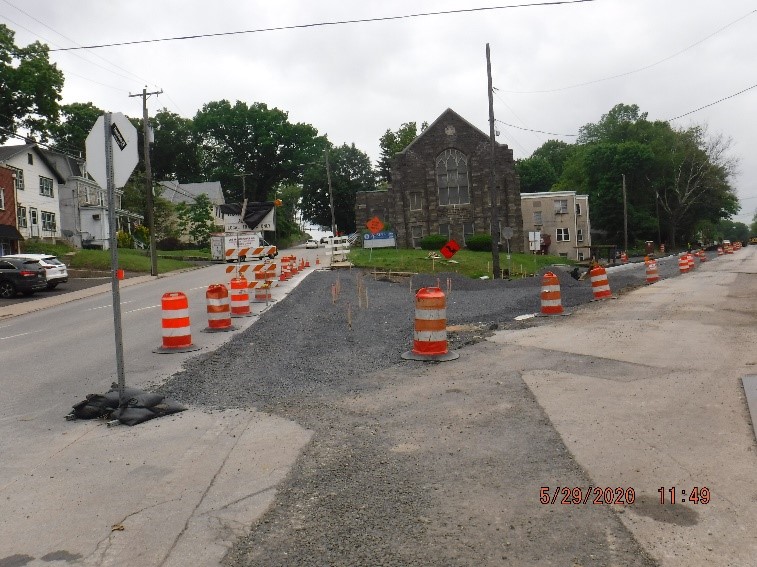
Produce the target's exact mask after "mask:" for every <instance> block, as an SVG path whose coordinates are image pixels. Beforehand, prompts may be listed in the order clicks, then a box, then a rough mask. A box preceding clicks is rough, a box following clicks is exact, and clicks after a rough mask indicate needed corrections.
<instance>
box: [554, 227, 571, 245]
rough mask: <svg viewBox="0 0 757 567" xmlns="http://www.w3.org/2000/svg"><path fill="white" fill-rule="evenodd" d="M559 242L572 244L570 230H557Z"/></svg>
mask: <svg viewBox="0 0 757 567" xmlns="http://www.w3.org/2000/svg"><path fill="white" fill-rule="evenodd" d="M556 240H557V242H570V230H569V229H567V228H558V229H557V238H556Z"/></svg>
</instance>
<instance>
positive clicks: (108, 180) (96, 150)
mask: <svg viewBox="0 0 757 567" xmlns="http://www.w3.org/2000/svg"><path fill="white" fill-rule="evenodd" d="M86 150H87V170H88V171H89V174H90V175H91V176H92V177H93V178H94V180H95V181H97V183H98V184H99V185H100V187H103V188H105V189H106V190H107V193H108V224H109V227H108V228H109V229H110V267H111V291H112V294H113V328H114V330H115V340H116V372H117V374H118V405H119V407H120V408H123V407H125V406H126V403H127V400H126V396H125V395H124V391H125V389H126V374H125V371H124V345H123V332H122V330H121V293H120V290H119V286H118V281H119V277H118V276H119V272H120V270H119V269H118V238H117V234H116V232H117V231H116V187H123V186H124V185H125V184H126V182H127V181H128V179H129V176H130V175H131V172H132V171H134V167H135V166H136V165H137V161H139V157H138V154H137V130H136V128H134V126H133V125H132V124H131V122H129V120H128V119H127V118H126V117H125V116H124V115H123V114H121V113H120V112H118V113H115V114H113V113H110V112H106V113H105V114H104V115H103V116H101V117H100V118H98V119H97V122H95V125H94V126H93V127H92V130H91V131H90V133H89V135H88V136H87V140H86Z"/></svg>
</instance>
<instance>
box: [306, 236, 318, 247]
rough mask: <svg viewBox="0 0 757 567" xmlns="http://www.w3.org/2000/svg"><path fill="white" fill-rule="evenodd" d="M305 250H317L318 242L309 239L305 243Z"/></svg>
mask: <svg viewBox="0 0 757 567" xmlns="http://www.w3.org/2000/svg"><path fill="white" fill-rule="evenodd" d="M305 248H318V241H317V240H313V239H312V238H311V239H310V240H308V241H307V242H306V243H305Z"/></svg>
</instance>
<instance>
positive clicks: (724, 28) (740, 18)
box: [502, 10, 757, 94]
mask: <svg viewBox="0 0 757 567" xmlns="http://www.w3.org/2000/svg"><path fill="white" fill-rule="evenodd" d="M755 12H757V10H752V11H751V12H749V13H747V14H744V15H743V16H741V17H739V18H736V19H735V20H733V21H732V22H730V23H729V24H726V25H725V26H723V27H721V28H719V29H717V30H715V31H714V32H712V33H711V34H710V35H708V36H706V37H704V38H702V39H700V40H698V41H696V42H694V43H692V44H691V45H689V46H688V47H685V48H684V49H681V50H680V51H676V52H675V53H673V54H672V55H668V56H667V57H663V58H662V59H660V60H659V61H655V62H654V63H650V64H649V65H645V66H643V67H639V68H638V69H634V70H632V71H626V72H624V73H618V74H617V75H611V76H609V77H604V78H602V79H594V80H592V81H586V82H583V83H575V84H573V85H567V86H564V87H556V88H553V89H541V90H533V91H502V92H505V93H509V94H544V93H556V92H560V91H567V90H570V89H577V88H578V87H586V86H589V85H595V84H597V83H603V82H605V81H610V80H612V79H619V78H621V77H627V76H629V75H634V74H636V73H640V72H641V71H646V70H647V69H651V68H652V67H656V66H657V65H660V64H662V63H665V62H666V61H670V60H671V59H674V58H675V57H678V56H679V55H681V54H683V53H685V52H686V51H689V50H690V49H693V48H694V47H696V46H698V45H700V44H702V43H704V42H705V41H707V40H708V39H710V38H712V37H714V36H716V35H717V34H719V33H720V32H722V31H724V30H726V29H728V28H729V27H731V26H733V25H735V24H737V23H738V22H740V21H741V20H743V19H745V18H748V17H749V16H751V15H752V14H754V13H755Z"/></svg>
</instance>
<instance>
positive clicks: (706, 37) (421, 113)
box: [0, 0, 757, 223]
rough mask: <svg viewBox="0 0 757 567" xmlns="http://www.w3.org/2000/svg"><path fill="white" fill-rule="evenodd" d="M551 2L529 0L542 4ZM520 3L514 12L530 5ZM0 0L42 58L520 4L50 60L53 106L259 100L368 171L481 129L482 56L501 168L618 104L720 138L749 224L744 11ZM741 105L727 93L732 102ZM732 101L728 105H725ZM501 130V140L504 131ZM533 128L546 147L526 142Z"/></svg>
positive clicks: (687, 3)
mask: <svg viewBox="0 0 757 567" xmlns="http://www.w3.org/2000/svg"><path fill="white" fill-rule="evenodd" d="M551 1H552V0H544V2H545V3H548V2H551ZM529 4H531V5H529ZM535 4H538V2H533V1H531V0H512V1H511V0H467V1H463V0H457V1H455V0H433V1H431V0H381V1H378V0H362V1H356V0H353V1H348V0H319V1H317V2H316V1H308V0H279V1H271V0H266V1H261V0H245V1H240V0H214V1H212V2H210V1H208V0H129V1H122V2H115V1H112V2H103V1H102V0H67V1H65V2H61V1H56V0H0V21H2V22H3V23H5V24H6V25H8V26H9V27H10V28H11V29H13V30H15V31H16V34H17V35H16V40H17V44H19V45H26V44H28V43H30V42H32V41H35V40H39V41H42V42H44V43H47V44H48V45H49V46H50V47H51V49H59V48H68V47H77V46H90V45H96V44H112V43H120V42H133V41H139V40H150V39H159V38H170V37H177V36H189V35H203V34H223V33H226V32H238V31H246V30H261V29H265V28H289V27H292V26H305V25H308V24H318V23H328V22H338V21H345V20H362V19H372V18H387V17H395V16H407V15H412V14H420V13H428V12H441V11H459V10H467V9H475V8H486V7H495V6H499V7H504V6H519V7H510V8H502V9H493V10H480V11H470V12H464V13H454V14H446V15H427V16H422V17H408V18H398V19H391V20H384V21H374V22H364V23H347V24H339V25H322V26H312V27H302V28H296V29H280V30H277V31H261V32H256V33H243V34H234V35H221V36H217V37H207V38H198V39H185V40H176V41H165V42H152V43H143V44H134V45H124V46H113V47H102V48H98V49H82V50H75V51H54V52H53V53H51V57H52V59H53V61H55V62H56V63H57V65H58V66H59V68H60V69H61V70H62V71H63V72H64V74H65V77H66V84H65V88H64V91H63V102H64V103H70V102H92V103H93V104H95V105H96V106H99V107H100V108H103V109H104V110H109V111H113V112H123V113H125V114H127V115H130V116H140V115H141V100H140V99H139V98H129V94H135V93H139V92H141V90H142V88H143V87H144V86H147V87H148V90H151V91H152V90H159V89H162V90H163V94H162V95H160V96H159V97H157V98H155V97H152V98H151V99H150V100H149V108H150V114H151V115H152V114H154V113H155V112H156V111H157V110H158V109H160V108H163V107H165V108H167V109H168V110H170V111H172V112H176V113H178V114H180V115H182V116H186V117H192V116H194V114H195V113H196V112H197V110H198V109H200V108H201V107H202V105H203V104H205V103H207V102H210V101H214V100H221V99H228V100H230V101H232V102H234V101H236V100H242V101H245V102H247V103H252V102H264V103H266V104H267V105H269V106H271V107H277V108H280V109H282V110H285V111H287V112H288V113H289V117H290V120H292V121H295V122H307V123H309V124H312V125H313V126H315V127H316V128H317V129H318V131H319V132H320V133H325V134H327V135H328V137H329V139H330V140H331V141H332V142H333V143H335V144H337V145H339V144H342V143H355V145H356V146H357V147H358V148H360V149H362V150H363V151H365V152H367V153H368V155H369V156H371V158H372V160H373V161H374V163H375V161H376V160H377V159H378V157H379V145H378V142H379V138H380V136H381V135H382V134H383V133H384V132H385V131H386V130H387V129H392V130H395V129H397V128H398V127H399V126H400V125H401V124H402V123H404V122H410V121H415V122H417V123H418V124H420V123H421V122H422V121H424V120H426V121H429V122H431V121H433V120H434V119H435V118H436V117H437V116H438V115H439V114H441V112H442V111H444V110H445V109H446V108H448V107H449V108H452V109H454V110H455V111H457V112H458V113H460V114H461V115H463V116H464V117H465V118H467V119H468V120H469V121H470V122H472V123H473V124H475V125H476V126H478V127H479V128H481V129H482V130H484V131H485V132H488V128H489V127H488V102H487V90H486V58H485V46H486V43H489V44H490V47H491V54H492V75H493V82H494V86H495V89H496V94H495V97H494V113H495V116H496V118H497V119H498V120H501V121H502V122H504V123H506V124H509V125H512V126H506V125H504V124H498V126H497V128H498V130H499V131H500V135H499V137H498V140H499V141H500V142H501V143H506V144H508V145H509V146H510V147H511V148H512V149H513V151H514V153H515V157H516V158H522V157H528V156H530V155H531V153H532V152H533V150H534V149H536V148H537V147H539V146H540V145H541V144H543V143H544V142H545V141H546V140H548V139H561V140H564V141H567V142H571V141H573V140H574V139H575V138H573V137H571V136H569V135H570V134H576V133H577V132H578V129H579V128H580V127H581V126H582V125H584V124H586V123H589V122H596V121H598V120H599V119H600V118H601V116H602V114H604V113H606V112H607V111H609V110H610V109H611V108H612V107H613V106H614V105H615V104H617V103H621V102H622V103H626V104H637V105H638V106H639V107H640V109H641V110H642V111H643V112H647V113H649V118H650V119H672V118H675V117H678V116H681V115H683V114H686V113H689V112H691V111H694V110H696V109H699V108H700V107H704V106H706V105H710V104H712V103H715V102H716V101H719V100H720V99H725V98H726V97H731V98H727V100H723V101H722V102H719V103H717V104H712V105H711V106H707V107H706V108H703V109H702V110H698V111H696V112H693V113H691V114H688V115H687V116H684V117H682V118H679V119H677V120H675V121H674V122H673V123H674V124H676V125H678V126H682V127H684V126H688V125H691V124H695V123H696V124H706V125H707V126H708V128H709V130H710V132H711V133H712V134H722V135H724V136H726V137H730V138H732V140H733V145H732V150H731V152H732V154H733V155H734V156H735V157H738V158H739V160H740V166H739V174H738V176H736V177H735V178H734V179H733V186H734V187H735V188H736V190H737V194H738V196H739V198H740V200H741V204H742V211H741V213H740V214H739V215H738V216H737V217H736V218H735V220H738V221H741V222H745V223H749V222H750V221H751V218H752V216H753V214H754V212H755V210H756V209H757V128H755V121H754V118H753V117H754V111H753V109H754V108H755V106H756V105H757V72H755V68H756V67H755V63H754V57H755V54H757V6H755V3H754V2H753V0H721V1H718V2H713V1H712V0H708V1H705V0H593V1H589V0H587V1H584V2H578V1H576V2H573V3H565V4H560V5H551V6H549V5H535ZM750 87H755V88H751V89H750V90H746V91H745V92H743V93H741V94H738V95H736V93H739V92H741V91H744V90H745V89H749V88H750ZM732 95H736V96H732ZM513 126H517V127H518V128H515V127H513ZM532 130H539V131H542V132H548V133H549V134H545V133H539V132H534V131H532Z"/></svg>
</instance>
